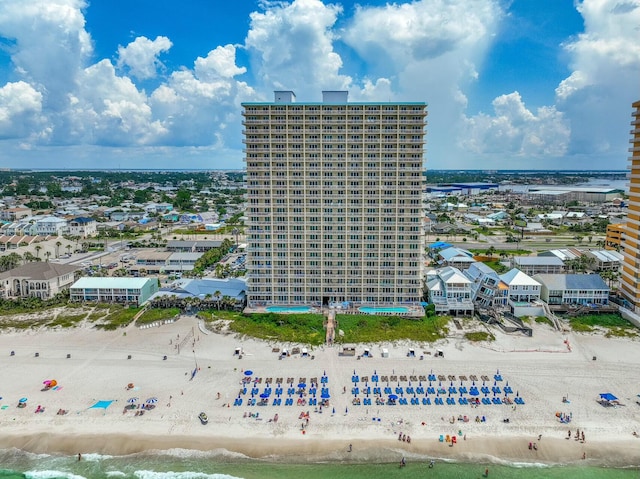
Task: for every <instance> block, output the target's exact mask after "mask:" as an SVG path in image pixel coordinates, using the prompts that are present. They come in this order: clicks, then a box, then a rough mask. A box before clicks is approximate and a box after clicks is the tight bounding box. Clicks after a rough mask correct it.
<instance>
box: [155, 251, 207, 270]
mask: <svg viewBox="0 0 640 479" xmlns="http://www.w3.org/2000/svg"><path fill="white" fill-rule="evenodd" d="M203 254H204V253H172V254H171V256H169V259H168V260H167V264H166V266H165V270H166V271H167V272H168V273H177V272H182V271H191V270H192V269H193V267H194V265H195V264H196V261H198V260H199V259H200V258H201V257H202V255H203Z"/></svg>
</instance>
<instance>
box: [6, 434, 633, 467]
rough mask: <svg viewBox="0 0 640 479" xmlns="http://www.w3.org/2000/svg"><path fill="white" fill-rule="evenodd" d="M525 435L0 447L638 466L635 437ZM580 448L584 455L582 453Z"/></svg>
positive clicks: (63, 437) (113, 438)
mask: <svg viewBox="0 0 640 479" xmlns="http://www.w3.org/2000/svg"><path fill="white" fill-rule="evenodd" d="M527 441H528V437H520V436H518V437H474V438H473V439H468V440H466V441H463V442H459V443H458V444H456V445H455V446H450V445H446V444H441V443H438V442H437V441H430V442H425V441H423V442H420V443H412V444H410V445H407V444H406V443H402V442H398V441H393V440H389V439H372V440H362V439H358V440H355V441H352V442H351V443H353V451H352V452H348V445H349V444H351V443H350V442H349V440H348V439H347V440H336V439H332V440H323V439H312V438H305V439H304V440H294V439H278V441H277V443H274V441H273V439H269V438H251V439H237V438H236V439H229V438H227V437H220V436H177V437H168V436H147V435H126V434H118V435H99V434H88V435H74V436H69V435H68V434H56V433H51V432H43V433H35V434H31V435H24V434H13V435H8V436H3V437H2V438H0V449H8V448H16V449H19V450H21V451H24V452H29V453H33V454H49V455H62V456H75V455H77V454H78V453H81V454H83V455H86V454H99V455H106V456H129V455H134V454H143V455H144V454H157V455H165V454H167V455H170V454H171V453H172V451H175V450H183V451H191V452H193V453H205V454H206V453H210V454H212V455H215V456H219V457H224V458H225V459H226V460H227V461H228V462H235V461H264V462H269V463H276V464H277V463H285V464H322V463H336V464H338V463H350V464H365V463H378V464H386V463H395V462H397V461H398V460H399V459H400V458H401V457H403V456H405V457H407V458H408V459H409V460H411V461H412V462H428V461H429V460H430V459H434V460H436V461H446V462H452V463H487V464H492V463H494V464H501V465H506V466H518V467H538V466H564V465H581V464H583V465H588V466H591V467H608V468H620V469H625V468H631V469H633V468H640V457H639V456H638V446H639V445H640V442H636V440H633V439H632V440H626V441H622V440H620V441H616V442H611V441H592V442H590V443H589V444H582V445H581V446H582V447H580V448H576V447H573V446H574V445H573V444H571V442H569V441H564V440H561V439H556V438H544V437H543V438H542V439H541V440H540V441H538V442H537V444H538V449H537V450H535V451H531V450H528V446H527ZM582 452H585V453H586V459H582V456H581V454H582Z"/></svg>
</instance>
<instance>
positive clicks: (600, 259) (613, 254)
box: [585, 250, 624, 271]
mask: <svg viewBox="0 0 640 479" xmlns="http://www.w3.org/2000/svg"><path fill="white" fill-rule="evenodd" d="M585 254H586V255H587V256H588V257H590V258H593V264H592V269H593V270H594V271H618V270H619V269H620V268H621V267H622V262H623V261H624V256H623V255H622V253H619V252H617V251H614V250H598V251H587V252H586V253H585Z"/></svg>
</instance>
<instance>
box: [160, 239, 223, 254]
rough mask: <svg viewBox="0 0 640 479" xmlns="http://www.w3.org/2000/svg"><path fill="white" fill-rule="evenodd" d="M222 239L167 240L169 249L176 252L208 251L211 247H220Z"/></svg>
mask: <svg viewBox="0 0 640 479" xmlns="http://www.w3.org/2000/svg"><path fill="white" fill-rule="evenodd" d="M221 245H222V241H218V240H197V241H185V240H170V241H168V242H167V251H172V252H176V253H206V252H207V251H209V250H210V249H213V248H219V247H220V246H221Z"/></svg>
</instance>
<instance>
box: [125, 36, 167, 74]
mask: <svg viewBox="0 0 640 479" xmlns="http://www.w3.org/2000/svg"><path fill="white" fill-rule="evenodd" d="M171 46H172V43H171V40H169V39H168V38H167V37H163V36H158V37H156V39H155V40H149V39H148V38H147V37H138V38H136V39H135V40H134V41H132V42H131V43H129V44H128V45H127V46H126V47H123V46H120V47H118V62H117V66H118V68H123V67H125V66H126V67H128V68H129V72H130V73H131V75H132V76H134V77H136V78H138V79H140V80H144V79H147V78H152V77H154V76H156V72H157V70H158V68H162V66H163V65H162V62H160V60H159V56H160V54H161V53H163V52H167V51H169V49H170V48H171Z"/></svg>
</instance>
